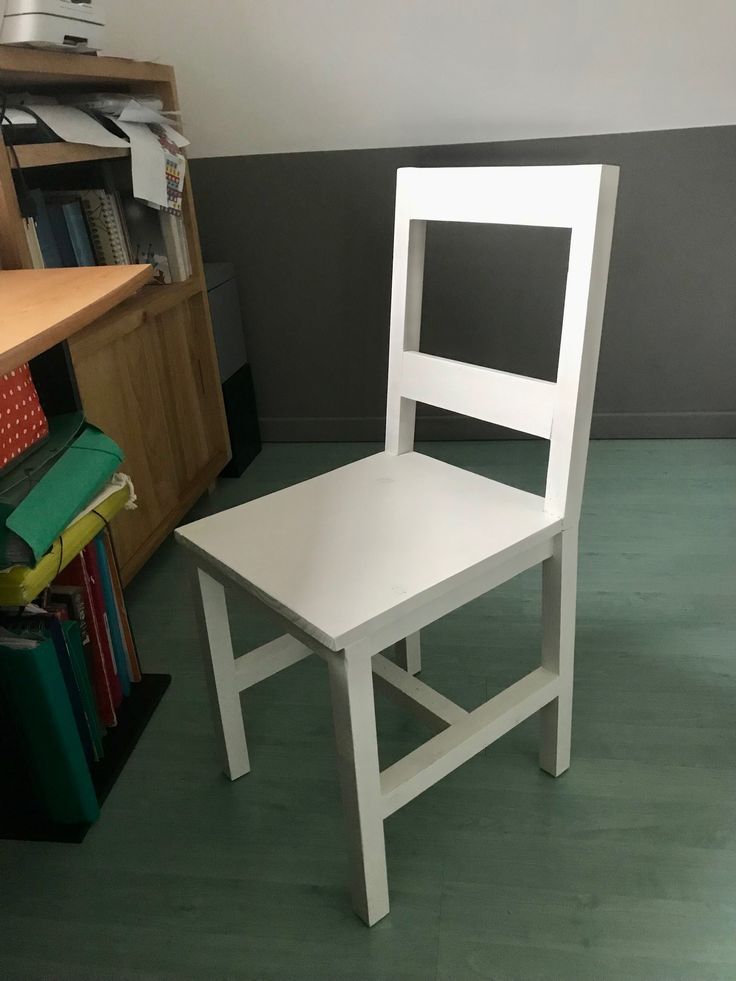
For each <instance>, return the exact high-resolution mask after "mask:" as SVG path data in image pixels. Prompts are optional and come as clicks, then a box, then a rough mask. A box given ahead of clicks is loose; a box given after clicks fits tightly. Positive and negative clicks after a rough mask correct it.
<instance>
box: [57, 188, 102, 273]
mask: <svg viewBox="0 0 736 981" xmlns="http://www.w3.org/2000/svg"><path fill="white" fill-rule="evenodd" d="M62 209H63V212H64V220H65V221H66V227H67V231H68V232H69V238H70V240H71V243H72V248H73V249H74V257H75V259H76V263H77V265H78V266H96V265H97V263H96V262H95V256H94V252H93V251H92V243H91V242H90V239H89V233H88V231H87V223H86V221H85V220H84V215H83V213H82V205H81V203H80V202H79V201H67V202H66V203H65V204H62Z"/></svg>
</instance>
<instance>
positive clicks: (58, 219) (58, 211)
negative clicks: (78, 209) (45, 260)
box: [46, 201, 77, 267]
mask: <svg viewBox="0 0 736 981" xmlns="http://www.w3.org/2000/svg"><path fill="white" fill-rule="evenodd" d="M46 208H47V210H48V215H49V221H50V223H51V230H52V232H53V235H54V240H55V242H56V247H57V248H58V250H59V255H60V256H61V264H62V266H67V267H72V266H76V265H77V257H76V255H75V254H74V247H73V246H72V240H71V238H70V236H69V229H68V228H67V227H66V218H65V217H64V206H63V205H61V204H58V202H55V201H50V202H49V203H48V204H47V205H46Z"/></svg>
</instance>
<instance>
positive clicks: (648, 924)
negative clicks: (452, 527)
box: [0, 441, 736, 981]
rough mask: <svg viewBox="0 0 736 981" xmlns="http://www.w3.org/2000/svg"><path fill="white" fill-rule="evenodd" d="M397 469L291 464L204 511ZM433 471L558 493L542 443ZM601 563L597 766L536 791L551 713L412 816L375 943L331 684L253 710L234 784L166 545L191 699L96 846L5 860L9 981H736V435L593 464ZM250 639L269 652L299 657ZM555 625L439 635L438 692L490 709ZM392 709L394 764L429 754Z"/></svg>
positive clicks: (342, 455)
mask: <svg viewBox="0 0 736 981" xmlns="http://www.w3.org/2000/svg"><path fill="white" fill-rule="evenodd" d="M373 449H374V447H372V446H368V445H365V444H362V445H354V446H347V445H336V444H329V445H272V446H268V447H266V448H265V450H264V452H263V453H262V454H261V456H260V457H259V458H258V459H257V461H256V462H255V463H254V464H253V465H252V467H251V468H250V469H249V470H248V471H247V472H246V474H245V475H244V477H243V478H242V479H240V480H237V481H221V482H220V485H219V487H218V489H217V491H216V493H215V494H214V496H213V497H211V498H210V499H208V500H206V501H204V502H202V503H201V505H200V512H201V511H202V510H204V509H206V508H212V509H220V508H223V507H227V506H230V505H232V504H235V503H238V502H240V501H243V500H247V499H249V498H251V497H255V496H258V495H260V494H263V493H267V492H269V491H272V490H275V489H277V488H279V487H281V486H283V485H286V484H289V483H292V482H294V481H297V480H300V479H303V478H305V477H309V476H312V475H314V474H317V473H319V472H322V471H324V470H327V469H330V468H331V467H333V466H337V465H339V464H342V463H345V462H348V461H349V460H352V459H355V458H357V457H359V456H363V455H365V454H367V453H369V452H372V451H373ZM424 449H425V450H426V451H427V452H431V453H432V454H434V455H437V456H440V457H442V458H444V459H447V460H448V461H450V462H452V463H457V464H460V465H463V466H466V467H468V468H469V469H475V470H478V471H480V472H483V473H488V474H493V475H494V476H497V477H500V479H505V480H508V481H509V482H516V483H517V484H519V485H520V486H525V487H527V488H529V489H539V488H540V486H541V483H540V482H541V480H542V473H543V466H544V457H543V450H544V448H543V446H542V444H540V443H534V442H519V443H456V444H447V443H445V444H433V445H431V446H427V447H424ZM479 533H481V529H479ZM581 551H582V554H581V568H580V599H579V616H578V646H577V682H576V700H575V726H574V739H573V743H574V745H573V756H574V758H573V765H572V769H571V770H570V771H569V772H568V773H567V774H565V775H564V776H563V777H561V778H560V779H559V780H557V781H555V780H553V779H552V778H551V777H548V776H547V775H545V774H543V773H541V772H540V771H539V770H538V768H537V765H536V746H537V731H536V725H535V720H533V719H532V720H530V721H529V722H527V723H525V724H524V725H522V726H521V727H519V728H518V729H516V730H514V731H513V732H512V733H510V734H509V735H507V736H506V737H505V738H504V739H502V740H501V741H500V742H499V743H497V744H496V745H494V746H492V747H490V749H488V750H487V751H486V752H484V753H483V754H481V755H480V756H478V757H476V758H475V759H474V760H472V761H471V762H470V763H468V764H466V765H465V766H464V767H462V768H461V769H460V770H458V771H456V772H455V773H454V774H452V775H451V776H450V777H448V778H447V779H446V780H445V781H443V782H442V783H440V784H438V785H437V786H435V787H434V788H432V789H431V790H430V791H428V792H427V793H426V794H424V795H423V796H422V797H420V798H419V799H418V800H416V801H414V802H413V803H412V804H410V805H409V806H408V807H406V808H405V809H403V810H402V811H400V812H399V813H398V814H396V815H395V816H394V817H392V818H390V819H389V820H388V822H387V826H386V828H387V847H388V860H389V878H390V885H391V900H392V912H391V914H390V916H389V917H388V918H387V919H386V920H384V921H383V922H381V923H380V924H379V925H378V926H376V927H375V928H374V929H373V930H368V929H366V928H365V927H364V926H363V925H362V924H361V923H360V922H359V921H358V920H357V919H355V918H354V916H353V915H352V913H351V911H350V908H349V903H348V898H347V893H346V888H345V879H346V869H345V857H344V849H343V837H342V824H341V812H340V805H339V798H338V788H337V781H336V775H335V765H334V749H333V743H332V733H331V719H330V710H329V702H328V692H327V679H326V676H325V669H324V665H323V664H322V663H321V662H320V661H318V660H317V659H309V660H307V661H303V662H301V663H300V664H298V665H296V666H294V667H292V668H291V669H289V671H287V672H284V673H283V674H282V675H280V676H278V677H276V678H272V679H269V680H268V681H266V682H264V683H263V684H262V685H261V686H259V687H258V688H257V689H254V690H252V691H251V692H249V693H248V694H247V696H246V697H245V699H244V701H245V712H246V721H247V731H248V734H249V740H250V748H251V759H252V764H253V772H252V773H251V774H250V775H249V776H247V777H245V778H243V779H242V780H240V781H239V782H237V783H235V784H229V783H228V782H227V781H226V780H225V779H224V778H222V777H221V776H219V774H218V760H217V757H216V751H215V742H214V737H213V733H212V729H211V726H210V719H209V714H208V706H207V703H206V695H205V686H204V682H203V676H202V674H201V670H200V663H199V652H198V649H197V643H196V640H195V637H194V624H193V618H192V612H191V606H190V602H189V597H188V592H187V582H186V577H185V568H184V564H183V562H182V559H181V556H180V554H179V553H178V551H177V549H176V547H175V546H174V544H173V542H169V543H167V544H166V545H165V546H164V547H163V548H162V549H161V550H160V552H159V553H158V554H157V555H156V556H155V558H154V559H153V560H152V561H151V562H150V563H149V565H148V566H147V567H146V568H145V569H144V571H143V572H142V573H141V574H140V576H139V577H138V578H137V579H136V581H135V582H134V584H133V585H132V586H131V588H130V590H129V600H130V606H131V612H132V616H133V620H134V627H135V628H136V632H137V636H138V641H139V646H140V650H141V655H142V658H143V661H144V666H145V667H147V668H148V669H149V670H151V671H170V672H171V673H172V674H173V676H174V680H173V683H172V686H171V688H170V690H169V692H168V694H167V695H166V697H165V699H164V701H163V703H162V704H161V706H160V708H159V710H158V711H157V713H156V715H155V716H154V718H153V720H152V722H151V724H150V726H149V728H148V730H147V731H146V733H145V735H144V737H143V738H142V740H141V742H140V744H139V746H138V748H137V750H136V752H135V754H134V755H133V757H132V758H131V760H130V762H129V763H128V765H127V767H126V769H125V771H124V773H123V775H122V777H121V779H120V780H119V782H118V784H117V786H116V787H115V789H114V790H113V792H112V794H111V796H110V797H109V799H108V801H107V803H106V805H105V807H104V809H103V813H102V819H101V820H100V822H99V824H98V825H97V826H96V827H95V828H94V829H93V830H92V831H91V833H90V834H89V835H88V837H87V839H86V841H85V842H84V844H82V845H79V846H75V845H55V844H35V843H19V842H0V978H2V979H5V981H11V979H12V981H15V979H23V981H40V979H52V981H57V979H75V981H76V979H85V981H123V979H126V981H127V979H131V981H134V979H135V981H142V979H148V981H153V979H177V981H194V979H197V981H200V979H202V981H204V979H206V981H224V979H233V981H235V979H248V981H251V979H252V981H255V979H294V981H297V979H328V981H329V979H343V978H345V979H347V978H353V979H377V978H382V979H418V981H428V979H442V981H465V979H473V978H493V979H504V978H521V979H533V978H551V979H561V981H568V979H574V978H583V979H623V978H627V979H628V978H636V979H646V981H652V979H667V981H675V979H680V978H683V979H684V978H687V979H693V981H710V979H715V978H719V979H730V981H733V979H736V729H735V725H734V723H735V721H736V643H735V641H736V602H734V593H735V591H736V441H679V442H675V441H660V442H656V441H651V442H649V441H642V442H634V441H630V442H629V441H626V442H596V443H593V444H592V445H591V451H590V465H589V477H588V482H587V487H586V495H585V504H584V518H583V522H582V530H581ZM346 574H349V570H346ZM232 617H233V621H234V636H235V639H236V642H237V644H238V645H239V646H240V647H241V648H242V649H243V650H245V649H246V648H247V647H249V646H254V645H256V644H258V643H261V642H262V641H264V640H266V639H268V638H269V637H270V636H272V635H273V633H272V631H271V629H270V627H269V626H268V625H267V624H265V623H263V622H255V621H252V620H251V621H249V620H247V619H246V618H245V617H244V616H243V614H242V612H239V611H238V609H237V607H236V606H235V605H234V604H233V609H232ZM538 617H539V575H538V573H537V572H532V573H529V574H526V575H523V576H521V577H519V578H518V579H516V580H514V581H512V582H510V583H507V584H506V585H505V586H503V587H501V588H500V589H498V590H496V591H495V593H493V594H491V595H490V596H488V597H486V598H483V599H481V600H477V601H475V602H473V603H471V604H469V605H468V606H467V607H465V608H464V609H462V610H460V611H459V612H457V613H456V614H453V615H451V616H449V617H447V618H446V619H444V620H442V621H440V622H439V623H437V624H435V625H434V626H432V627H430V628H428V629H427V630H426V631H425V632H424V635H423V645H424V663H425V668H424V672H423V677H424V679H425V680H426V681H427V682H428V683H430V684H431V685H433V686H434V687H437V688H439V689H441V690H442V691H443V692H445V693H446V694H448V695H449V696H450V697H453V698H455V699H456V700H457V701H459V702H461V703H462V704H463V705H465V706H466V707H468V708H470V707H473V706H475V705H477V704H479V703H480V702H482V701H484V700H485V699H486V698H488V697H489V696H490V695H492V694H493V693H494V692H496V691H499V690H500V689H502V688H504V687H505V686H506V685H507V684H509V683H510V682H512V681H513V680H515V679H516V678H518V677H520V676H521V675H522V674H524V673H526V672H527V671H529V670H530V669H531V668H532V667H533V666H534V665H535V663H536V658H537V650H538V645H539V623H538ZM378 715H379V730H380V735H381V738H382V756H383V760H384V762H385V763H387V762H390V761H391V760H393V759H396V758H397V757H398V756H400V755H402V754H403V753H404V752H405V751H406V750H407V749H409V748H411V747H413V746H415V745H416V744H417V743H418V742H419V741H420V740H421V739H422V737H423V735H424V733H423V731H422V729H421V728H420V726H419V724H418V723H415V722H413V721H412V720H411V719H409V718H408V717H406V716H404V715H403V714H401V713H400V711H399V710H398V709H396V708H394V707H393V706H391V705H387V704H384V703H383V702H380V701H379V712H378Z"/></svg>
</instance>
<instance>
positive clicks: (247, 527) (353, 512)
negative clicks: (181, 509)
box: [177, 453, 560, 653]
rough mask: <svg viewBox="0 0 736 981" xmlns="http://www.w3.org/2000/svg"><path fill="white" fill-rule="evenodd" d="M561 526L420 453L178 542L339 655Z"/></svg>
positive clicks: (522, 499) (297, 492) (222, 517)
mask: <svg viewBox="0 0 736 981" xmlns="http://www.w3.org/2000/svg"><path fill="white" fill-rule="evenodd" d="M559 527H560V522H559V519H557V518H555V517H554V516H553V515H550V514H548V513H547V512H545V510H544V500H543V499H542V498H541V497H538V496H536V495H534V494H528V493H526V492H525V491H521V490H517V489H516V488H513V487H507V486H506V485H505V484H499V483H497V482H496V481H493V480H488V479H487V478H485V477H480V476H478V475H477V474H473V473H468V472H467V471H464V470H460V469H459V468H457V467H452V466H450V465H449V464H446V463H441V462H440V461H438V460H434V459H432V458H431V457H428V456H424V455H423V454H420V453H404V454H401V455H400V456H391V455H389V454H387V453H378V454H376V455H375V456H370V457H367V458H365V459H363V460H359V461H357V462H356V463H351V464H349V465H348V466H346V467H341V468H340V469H338V470H333V471H332V472H331V473H327V474H323V475H322V476H320V477H315V478H313V479H312V480H307V481H305V482H304V483H301V484H296V485H295V486H293V487H288V488H286V489H285V490H281V491H277V492H276V493H275V494H269V495H268V496H266V497H262V498H260V499H258V500H256V501H250V502H248V503H247V504H242V505H240V506H239V507H236V508H232V509H231V510H229V511H222V512H220V514H213V515H211V516H209V517H207V518H203V519H201V520H200V521H195V522H194V523H192V524H190V525H186V526H184V527H183V528H180V529H178V531H177V538H178V540H179V541H180V542H181V543H182V544H184V545H186V546H188V547H189V548H191V549H193V550H194V552H195V554H196V556H197V558H198V560H202V561H207V562H211V563H214V564H215V565H216V566H217V567H219V569H220V570H221V572H222V573H223V574H224V575H226V576H228V577H229V578H230V579H232V580H233V581H235V582H236V583H238V584H240V585H241V586H243V587H244V588H245V589H247V590H248V591H249V592H251V593H252V594H253V595H255V596H256V597H257V598H260V599H261V600H262V601H263V602H265V603H266V604H267V605H269V606H271V607H273V608H274V609H275V610H276V611H277V612H278V613H280V614H282V615H283V616H285V617H287V618H288V619H289V620H291V621H292V622H293V623H295V624H296V626H297V627H299V628H300V629H301V630H303V631H305V632H306V633H307V634H309V635H311V636H313V637H315V638H316V639H317V640H318V641H320V642H321V643H322V644H324V645H325V646H326V647H328V648H330V649H331V650H340V649H342V648H343V647H346V646H349V645H350V644H352V643H355V642H356V641H359V640H361V639H362V638H366V637H370V636H371V634H372V632H373V631H377V630H380V628H381V626H382V625H384V624H387V623H396V622H398V621H399V620H401V618H402V617H403V616H404V614H407V613H409V612H410V611H411V610H413V609H417V608H419V607H421V606H423V605H424V604H425V603H429V602H432V601H434V600H435V599H437V600H439V599H441V597H442V596H443V595H445V594H447V593H450V592H452V590H453V589H454V588H455V587H456V586H457V585H458V584H462V583H464V582H466V581H470V580H471V579H475V578H478V577H479V576H482V575H483V574H485V573H488V574H491V573H492V570H494V569H495V568H496V567H498V566H501V565H503V563H504V562H505V561H506V560H509V559H511V558H513V557H514V556H515V555H518V554H521V553H522V552H524V551H527V550H529V549H531V548H532V547H533V546H534V545H536V544H538V543H540V542H544V541H548V542H549V541H551V539H552V538H553V537H554V535H555V533H556V532H557V530H558V529H559ZM358 558H359V561H356V559H358ZM346 568H349V569H350V574H349V575H346V573H345V569H346ZM419 626H421V624H420V625H419ZM413 629H415V628H411V627H410V628H409V629H407V630H405V632H404V633H403V634H402V636H407V635H408V634H409V633H412V632H413ZM398 639H400V638H399V637H395V638H393V639H392V640H391V641H390V642H388V643H386V644H385V645H384V646H389V643H394V642H395V641H396V640H398ZM374 653H375V652H374Z"/></svg>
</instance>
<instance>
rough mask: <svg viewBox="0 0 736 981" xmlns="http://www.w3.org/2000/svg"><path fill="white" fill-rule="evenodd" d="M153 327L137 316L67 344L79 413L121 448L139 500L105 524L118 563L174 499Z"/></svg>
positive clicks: (164, 385) (164, 378)
mask: <svg viewBox="0 0 736 981" xmlns="http://www.w3.org/2000/svg"><path fill="white" fill-rule="evenodd" d="M155 327H156V325H155V320H154V321H153V322H150V323H149V322H146V321H145V319H144V318H141V323H140V326H139V327H138V328H137V329H134V330H131V331H128V332H126V333H122V334H118V336H113V337H111V338H104V337H100V338H96V340H97V341H98V342H99V343H96V344H87V345H82V344H81V343H80V344H74V343H72V344H70V350H71V354H72V361H73V364H74V371H75V374H76V377H77V384H78V386H79V393H80V396H81V399H82V405H83V406H84V411H85V415H86V417H87V419H88V420H89V421H90V422H91V423H93V424H94V425H95V426H99V427H100V429H102V430H103V431H104V432H105V433H107V435H108V436H110V437H112V439H114V440H115V441H116V442H117V443H118V444H119V445H120V447H121V448H122V450H123V453H124V456H125V458H124V461H123V466H122V470H123V472H124V473H128V474H130V476H131V477H132V479H133V484H134V487H135V490H136V493H137V495H138V497H139V499H140V504H139V507H138V508H137V509H136V510H135V511H127V512H123V513H122V514H121V515H119V517H117V518H116V519H115V521H114V522H113V523H112V525H111V528H112V534H113V538H114V541H115V547H116V551H117V554H118V561H119V563H120V565H121V567H123V568H124V567H125V566H126V564H127V563H128V562H130V561H131V560H132V559H133V557H134V556H135V554H136V552H137V550H138V549H139V548H141V546H143V545H144V544H145V543H146V541H147V540H148V539H149V538H150V537H151V536H152V535H154V534H155V532H156V529H157V528H158V526H159V525H160V524H161V522H162V521H163V520H164V519H165V518H166V516H167V515H168V514H169V513H170V512H171V511H172V510H173V509H174V508H175V507H176V504H177V501H178V498H179V487H178V477H177V467H176V454H175V450H174V446H173V440H172V433H171V431H170V427H169V425H168V421H167V413H168V409H167V401H168V375H167V372H166V370H165V366H164V364H163V362H162V355H161V348H160V345H159V343H158V340H157V331H156V329H155ZM110 333H111V334H113V333H115V325H114V323H111V324H110Z"/></svg>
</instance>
